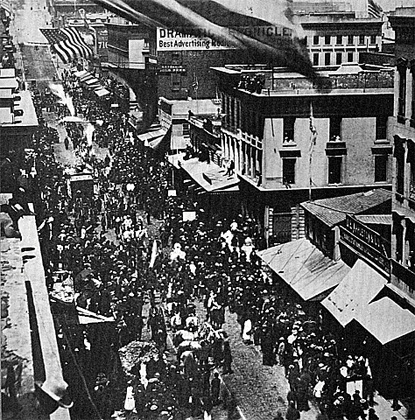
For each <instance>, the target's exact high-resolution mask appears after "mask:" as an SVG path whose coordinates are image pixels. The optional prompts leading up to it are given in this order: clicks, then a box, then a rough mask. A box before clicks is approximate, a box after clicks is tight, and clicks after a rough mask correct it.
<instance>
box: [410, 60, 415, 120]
mask: <svg viewBox="0 0 415 420" xmlns="http://www.w3.org/2000/svg"><path fill="white" fill-rule="evenodd" d="M411 74H412V102H411V108H412V109H411V127H415V65H414V67H412V68H411Z"/></svg>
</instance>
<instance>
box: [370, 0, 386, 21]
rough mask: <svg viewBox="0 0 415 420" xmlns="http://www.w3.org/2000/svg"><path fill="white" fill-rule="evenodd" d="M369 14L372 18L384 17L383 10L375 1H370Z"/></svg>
mask: <svg viewBox="0 0 415 420" xmlns="http://www.w3.org/2000/svg"><path fill="white" fill-rule="evenodd" d="M367 13H368V15H369V16H370V17H373V18H376V19H378V18H380V17H382V16H383V9H382V8H381V7H380V6H379V5H378V4H377V3H375V2H374V1H373V0H368V2H367Z"/></svg>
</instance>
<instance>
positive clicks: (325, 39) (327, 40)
mask: <svg viewBox="0 0 415 420" xmlns="http://www.w3.org/2000/svg"><path fill="white" fill-rule="evenodd" d="M376 38H377V36H376V35H370V36H366V35H358V36H354V35H348V36H343V35H336V36H330V35H325V36H319V35H314V36H313V45H320V44H324V45H332V43H333V41H335V43H336V45H344V44H345V43H344V42H343V40H345V41H346V44H347V45H355V39H356V40H358V42H359V45H366V43H367V42H368V43H369V44H371V45H375V44H376ZM320 40H321V41H320ZM307 44H309V43H308V40H307Z"/></svg>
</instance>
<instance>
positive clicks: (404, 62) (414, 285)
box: [390, 7, 415, 307]
mask: <svg viewBox="0 0 415 420" xmlns="http://www.w3.org/2000/svg"><path fill="white" fill-rule="evenodd" d="M390 22H391V24H392V27H393V29H394V30H395V33H396V47H395V48H396V51H395V57H396V70H395V77H396V80H395V101H394V118H393V122H394V126H393V131H392V132H391V137H390V139H391V141H392V142H393V143H394V160H393V162H394V180H393V192H394V194H393V202H392V215H393V230H392V232H393V233H392V256H393V257H392V276H391V282H392V287H395V288H397V289H399V290H401V291H402V294H403V297H404V298H405V299H410V301H411V303H412V306H413V307H415V31H414V25H415V8H414V7H412V8H409V7H408V8H399V9H396V11H395V12H394V13H392V15H391V16H390Z"/></svg>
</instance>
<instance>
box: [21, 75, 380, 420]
mask: <svg viewBox="0 0 415 420" xmlns="http://www.w3.org/2000/svg"><path fill="white" fill-rule="evenodd" d="M63 84H64V86H65V89H66V91H67V93H68V94H69V95H71V97H72V99H73V103H74V108H75V110H76V112H77V113H78V115H81V116H82V118H84V119H85V120H86V121H89V122H91V123H92V124H93V125H94V134H93V138H94V142H95V144H96V145H97V146H98V147H101V148H107V149H108V154H107V156H106V157H105V159H103V160H99V159H97V158H96V156H95V155H94V152H93V147H92V145H91V144H90V142H88V139H87V136H86V133H85V130H84V129H83V128H82V125H80V124H73V123H71V124H67V125H66V132H67V135H68V137H69V138H70V140H71V142H72V144H73V149H74V153H76V152H77V151H79V150H80V149H82V150H83V153H82V154H79V153H77V164H76V170H77V171H79V172H80V173H81V172H82V171H84V170H87V171H89V172H90V173H92V174H93V178H94V186H93V188H85V186H79V188H78V187H77V186H76V184H72V185H71V183H70V182H68V181H70V173H71V172H70V171H68V169H69V168H68V167H65V166H64V165H62V164H60V163H59V162H58V161H57V160H56V159H55V156H54V151H53V146H54V144H55V143H56V142H57V136H58V134H57V131H56V130H55V129H53V128H50V127H48V126H47V124H46V123H45V124H44V125H43V126H42V127H41V128H40V129H39V131H38V132H37V133H36V135H35V137H34V146H35V147H34V153H33V155H32V156H31V158H30V159H31V160H30V159H29V160H28V162H27V163H26V164H27V167H26V168H25V170H26V171H27V172H28V173H29V172H30V171H31V170H32V168H36V180H37V183H36V192H37V194H33V198H34V199H35V196H38V199H35V207H36V208H37V209H38V210H37V212H36V214H37V218H38V224H39V234H40V239H41V246H42V253H43V256H44V262H45V271H46V275H47V281H48V287H49V289H50V290H52V289H53V288H54V284H55V283H56V281H57V275H56V273H57V272H63V273H64V277H65V279H64V281H66V282H67V284H73V289H74V290H73V291H74V301H75V302H76V305H77V306H78V307H80V308H83V309H86V310H88V311H91V312H93V313H96V314H99V315H102V316H105V317H107V318H108V319H112V320H113V321H112V322H108V323H107V324H105V325H104V326H102V325H101V326H96V327H89V328H81V329H79V328H74V327H71V326H68V325H64V324H62V325H61V328H60V330H59V333H58V341H59V345H60V351H61V358H62V360H63V367H64V371H65V374H66V378H67V379H68V382H69V383H72V384H74V383H75V384H80V380H79V369H78V368H77V366H74V364H75V365H79V366H80V367H81V370H82V374H83V375H84V376H85V378H86V380H87V383H88V386H89V387H90V388H91V389H92V390H93V392H92V400H91V398H89V397H88V395H89V394H88V393H87V396H86V397H85V395H84V394H85V393H83V392H82V390H81V389H82V384H81V386H80V390H78V391H76V390H73V393H74V398H75V400H76V399H77V398H78V401H81V402H82V401H83V403H80V404H78V405H77V404H75V407H78V409H77V410H78V411H77V415H78V416H82V415H83V416H85V413H88V410H90V412H91V413H92V414H94V413H96V411H98V412H99V413H100V415H101V416H102V417H103V418H110V417H111V416H112V415H114V413H118V414H117V415H118V416H119V418H122V416H127V417H128V415H129V414H131V413H134V414H135V415H138V416H139V418H143V419H152V418H154V419H156V418H182V417H183V416H184V415H185V413H190V414H191V415H193V416H198V415H200V414H201V413H203V412H205V415H206V416H209V415H210V413H211V411H212V408H213V406H214V405H217V404H219V402H224V403H225V406H226V408H228V409H229V410H234V409H235V406H234V401H233V400H232V398H231V395H230V394H229V393H227V392H226V388H224V387H223V385H221V379H220V376H219V375H220V373H221V374H222V375H227V374H232V372H233V370H232V353H231V346H230V342H229V337H228V334H227V332H226V330H224V329H223V326H224V324H225V321H226V319H225V317H226V314H235V315H236V318H237V321H238V323H239V324H240V336H241V338H240V339H241V340H243V341H244V343H246V345H257V346H259V348H260V349H261V352H262V357H263V360H262V361H263V364H264V365H267V366H273V365H279V366H282V367H283V368H284V372H285V375H286V377H287V380H288V383H289V386H290V391H289V393H288V395H287V396H286V399H287V405H288V410H287V413H286V419H287V420H297V419H298V418H299V416H300V412H301V411H307V410H309V408H310V405H309V402H310V400H313V401H314V402H315V403H316V404H317V405H318V407H319V409H320V411H321V413H322V415H323V416H325V417H326V418H328V419H333V420H337V419H343V418H344V417H346V418H347V419H348V420H357V419H358V418H360V419H362V420H363V419H364V418H365V417H366V412H367V410H368V409H369V407H372V406H373V385H372V379H371V373H370V366H369V363H368V360H367V359H366V358H364V357H363V356H361V355H359V356H358V357H357V356H356V357H353V356H351V355H349V354H347V353H346V352H345V351H344V348H343V345H342V343H341V341H339V339H338V338H337V337H334V336H333V335H332V334H331V333H330V332H328V331H325V330H324V328H323V323H322V320H321V317H320V316H319V315H313V316H312V315H310V314H308V313H307V311H306V310H305V309H304V308H303V307H302V306H301V304H299V303H296V302H294V301H293V300H290V299H286V296H285V295H284V294H283V293H281V290H280V287H279V285H278V284H277V283H275V282H274V280H273V279H272V278H271V277H270V276H269V275H267V274H266V273H265V272H264V270H263V269H262V264H261V259H260V258H259V256H258V254H257V247H258V246H260V244H261V243H263V241H262V238H261V230H260V229H259V227H258V224H257V223H256V221H255V220H253V219H251V218H249V217H248V216H244V215H242V214H238V213H235V214H234V216H233V217H232V218H231V219H229V220H225V219H220V218H219V217H216V218H215V217H213V218H209V219H207V218H206V216H205V213H204V212H203V209H201V208H200V207H199V205H198V203H197V202H196V201H194V200H193V199H192V197H190V196H187V195H186V194H179V195H178V196H169V194H168V192H167V191H168V189H169V188H172V186H171V185H170V180H169V170H168V167H167V165H166V164H165V162H164V161H163V160H162V159H159V158H158V157H156V156H154V155H152V154H151V153H150V152H149V151H148V150H145V148H144V146H143V145H142V144H141V143H140V142H139V141H138V140H137V139H136V137H135V135H134V133H133V132H132V131H131V128H130V126H129V123H128V118H129V117H128V115H127V114H126V113H125V112H123V111H122V109H120V108H118V107H116V108H112V107H111V106H109V104H108V103H107V102H99V100H98V99H97V98H94V97H91V95H90V92H89V91H88V89H87V88H86V87H83V86H82V85H80V84H79V83H77V82H76V78H75V76H73V75H72V73H70V72H65V74H64V82H63ZM107 86H108V88H109V89H110V88H111V83H109V82H108V83H107ZM45 98H46V99H45ZM50 106H51V99H50V96H49V95H46V96H39V97H38V100H37V102H36V109H37V112H38V114H39V116H41V113H42V108H48V107H50ZM28 190H29V189H28ZM189 209H191V210H192V211H194V212H195V215H196V217H195V219H194V220H184V218H183V212H184V211H185V210H189ZM195 302H196V303H197V302H199V304H197V305H195ZM293 302H294V303H293ZM197 307H198V308H199V309H198V310H196V308H197ZM200 308H203V310H201V309H200ZM146 328H147V329H148V331H149V335H150V337H149V338H150V339H151V340H152V342H153V343H154V345H153V347H151V348H147V353H146V352H145V351H144V352H143V351H142V346H141V347H140V346H138V347H140V352H141V353H140V357H141V359H140V360H139V361H138V362H137V363H136V364H134V365H133V366H131V367H130V369H129V370H128V372H124V374H121V373H120V371H119V370H117V369H114V366H116V365H117V363H116V360H117V359H118V354H119V351H121V352H126V351H127V352H129V351H130V352H133V351H134V349H135V350H137V348H138V347H137V343H138V342H142V341H143V340H144V338H143V336H144V335H146V334H147V330H146ZM169 333H170V334H171V335H172V337H173V347H171V345H169V343H168V334H169ZM172 348H174V352H175V353H176V356H175V358H171V357H169V352H171V351H172ZM74 355H75V356H74ZM92 361H93V362H92ZM77 369H78V370H77ZM143 372H144V373H143ZM351 379H364V382H363V383H364V387H363V389H362V391H361V392H360V393H359V392H358V391H356V392H354V393H353V395H352V396H351V395H350V393H348V392H347V383H348V381H350V380H351ZM75 410H76V408H75ZM371 410H372V411H370V410H369V412H368V415H369V420H376V414H375V413H374V411H373V408H371ZM92 414H91V415H92ZM163 416H164V417H163ZM79 418H82V417H79Z"/></svg>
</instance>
